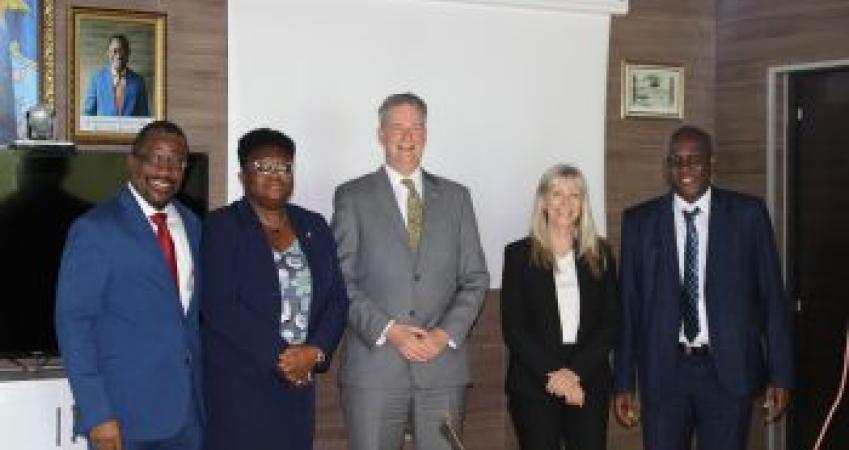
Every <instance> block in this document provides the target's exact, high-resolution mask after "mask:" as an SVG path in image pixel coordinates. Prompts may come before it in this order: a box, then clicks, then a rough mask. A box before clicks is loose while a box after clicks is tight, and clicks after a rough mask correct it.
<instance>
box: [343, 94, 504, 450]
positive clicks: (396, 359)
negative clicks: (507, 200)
mask: <svg viewBox="0 0 849 450" xmlns="http://www.w3.org/2000/svg"><path fill="white" fill-rule="evenodd" d="M378 114H379V119H380V125H379V128H378V130H377V137H378V140H379V141H380V143H381V145H382V146H383V149H384V152H385V164H384V165H383V167H381V168H379V169H378V170H377V171H376V172H373V173H370V174H367V175H364V176H362V177H360V178H357V179H355V180H352V181H349V182H347V183H345V184H343V185H341V186H339V188H338V189H337V190H336V194H335V197H334V214H333V229H334V233H335V235H336V240H337V241H338V243H339V259H340V262H341V265H342V272H343V274H344V276H345V281H346V284H347V287H348V295H349V296H350V298H351V306H350V310H349V313H348V327H349V331H348V333H347V336H346V341H347V342H346V344H347V345H346V351H345V352H344V353H343V354H342V367H341V371H340V377H339V378H340V379H339V383H340V386H341V392H342V394H341V395H342V405H343V409H344V412H345V419H346V421H347V428H348V440H349V448H350V449H352V450H374V449H381V450H383V449H386V450H390V449H391V450H398V449H399V448H400V446H401V439H402V435H403V432H404V429H405V428H406V427H407V426H408V423H409V428H410V429H411V430H412V431H413V435H414V436H415V444H416V449H417V450H431V449H450V448H451V446H450V443H449V441H448V440H447V439H446V437H445V434H444V432H443V430H442V424H443V423H444V422H445V420H446V419H449V420H451V422H452V424H453V426H454V427H456V429H458V430H459V429H460V428H461V425H462V413H463V405H464V400H465V394H466V388H467V386H468V384H469V381H470V380H469V364H468V360H467V357H466V345H465V344H466V337H467V335H468V334H469V330H470V328H471V327H472V324H473V323H474V321H475V319H476V318H477V315H478V313H479V311H480V307H481V304H482V302H483V296H484V291H485V290H486V289H487V287H488V286H489V274H488V272H487V270H486V262H485V261H484V255H483V250H482V249H481V245H480V239H479V237H478V230H477V224H476V222H475V214H474V211H473V209H472V201H471V197H470V196H469V191H468V190H467V189H466V188H465V187H463V186H461V185H459V184H457V183H454V182H452V181H449V180H446V179H444V178H440V177H437V176H435V175H432V174H430V173H428V172H425V171H423V170H422V169H421V158H422V153H423V151H424V147H425V143H426V141H427V127H426V119H427V106H426V105H425V103H424V101H422V99H421V98H419V97H418V96H416V95H414V94H411V93H404V94H395V95H391V96H389V97H388V98H386V100H384V101H383V104H382V105H381V106H380V109H379V110H378Z"/></svg>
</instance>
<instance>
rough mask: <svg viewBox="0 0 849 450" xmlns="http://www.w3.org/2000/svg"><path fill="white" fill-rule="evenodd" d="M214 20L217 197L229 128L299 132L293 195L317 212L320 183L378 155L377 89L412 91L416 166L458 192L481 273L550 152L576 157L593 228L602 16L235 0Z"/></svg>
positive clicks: (234, 168) (524, 220)
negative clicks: (218, 100)
mask: <svg viewBox="0 0 849 450" xmlns="http://www.w3.org/2000/svg"><path fill="white" fill-rule="evenodd" d="M228 17H229V30H228V34H229V56H228V59H229V74H228V75H229V76H228V79H229V93H228V98H229V123H230V125H229V135H230V136H229V141H230V149H231V154H230V158H229V164H230V170H231V174H232V176H230V177H229V186H228V192H229V195H230V198H231V199H235V198H237V197H239V196H240V195H241V186H240V185H239V181H238V179H237V177H236V176H235V174H236V173H237V172H238V163H237V161H236V158H235V148H236V144H235V143H236V140H237V139H238V137H239V136H240V135H241V134H242V133H244V132H245V131H247V130H249V129H251V128H254V127H258V126H270V127H274V128H278V129H280V130H282V131H284V132H286V133H287V134H289V135H290V136H292V138H293V139H294V140H295V141H296V143H297V145H298V153H297V155H296V166H297V175H296V188H295V195H294V198H293V201H294V202H295V203H298V204H301V205H304V206H306V207H308V208H311V209H314V210H317V211H319V212H321V213H323V214H324V215H325V216H326V217H327V218H328V220H329V219H330V216H331V214H332V197H333V189H334V187H335V186H336V185H338V184H339V183H341V182H343V181H345V180H347V179H350V178H353V177H356V176H359V175H361V174H363V173H366V172H370V171H373V170H375V169H376V168H377V167H378V166H379V165H380V164H381V163H382V161H383V154H382V149H381V148H380V147H379V144H378V142H377V139H376V126H377V113H376V110H377V107H378V105H379V104H380V102H381V100H382V99H383V98H384V97H385V96H387V95H389V94H391V93H396V92H402V91H412V92H415V93H417V94H419V95H421V96H422V97H423V98H424V99H425V101H427V103H428V107H429V116H428V139H429V140H428V146H427V148H426V150H425V157H424V164H423V166H424V168H425V169H426V170H429V171H431V172H434V173H436V174H439V175H443V176H446V177H449V178H452V179H454V180H457V181H459V182H461V183H463V184H465V185H467V186H468V187H469V188H470V189H471V192H472V196H473V200H474V203H475V209H476V211H477V216H478V225H479V228H480V232H481V238H482V240H483V245H484V249H485V251H486V254H487V261H488V263H489V268H490V272H491V276H492V280H493V282H492V284H493V286H498V285H500V278H501V259H502V250H503V247H504V245H505V244H506V243H507V242H509V241H512V240H515V239H518V238H520V237H522V236H523V235H525V234H526V233H527V229H528V220H529V212H530V205H531V199H532V196H533V191H534V189H535V187H536V183H537V180H538V178H539V176H540V174H541V173H542V171H543V170H544V169H545V168H546V167H548V166H549V165H551V164H553V163H555V162H560V161H565V162H572V163H575V164H577V165H578V166H580V167H581V169H582V170H583V171H584V173H585V175H586V176H587V178H588V180H589V183H590V189H591V195H592V207H593V209H594V215H595V218H596V220H597V221H598V222H599V225H600V228H601V229H602V230H604V145H603V144H604V111H605V86H606V80H607V49H608V36H609V25H610V21H609V17H608V16H607V15H606V14H584V13H570V12H552V11H539V10H523V9H518V8H510V7H494V6H487V5H475V4H463V3H451V2H448V3H445V2H427V1H422V0H238V1H232V2H230V4H229V11H228Z"/></svg>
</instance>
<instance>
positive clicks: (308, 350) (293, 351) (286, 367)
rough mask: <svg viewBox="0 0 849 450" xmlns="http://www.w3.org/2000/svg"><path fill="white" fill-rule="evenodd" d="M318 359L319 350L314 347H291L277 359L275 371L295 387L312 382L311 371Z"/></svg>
mask: <svg viewBox="0 0 849 450" xmlns="http://www.w3.org/2000/svg"><path fill="white" fill-rule="evenodd" d="M318 359H319V349H318V348H317V347H315V346H314V345H293V346H290V347H288V348H287V349H286V350H284V351H283V352H282V353H280V355H279V356H278V358H277V371H278V373H279V374H280V375H282V376H283V378H284V379H285V380H286V381H288V382H289V383H292V384H293V385H295V386H303V385H305V384H307V383H309V382H310V381H312V371H313V368H315V365H316V363H318Z"/></svg>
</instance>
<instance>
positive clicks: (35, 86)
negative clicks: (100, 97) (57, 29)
mask: <svg viewBox="0 0 849 450" xmlns="http://www.w3.org/2000/svg"><path fill="white" fill-rule="evenodd" d="M54 11H55V9H54V0H15V1H10V2H6V5H5V6H4V7H3V8H2V13H3V17H2V19H3V32H2V33H0V47H2V48H3V51H2V54H0V144H11V143H13V142H15V141H17V140H19V139H26V138H27V119H26V116H27V111H29V110H30V109H31V108H32V107H33V106H35V105H37V104H43V105H47V106H48V107H51V108H52V107H54V106H55V105H54V96H55V90H54V84H53V83H54V67H55V54H54V51H53V50H54V47H53V45H54Z"/></svg>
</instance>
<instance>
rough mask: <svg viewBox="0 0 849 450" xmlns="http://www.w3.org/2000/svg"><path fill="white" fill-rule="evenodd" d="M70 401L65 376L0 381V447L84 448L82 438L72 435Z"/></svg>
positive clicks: (27, 449) (39, 449)
mask: <svg viewBox="0 0 849 450" xmlns="http://www.w3.org/2000/svg"><path fill="white" fill-rule="evenodd" d="M73 404H74V400H73V397H72V396H71V390H70V388H69V386H68V380H67V379H65V378H45V379H27V380H13V381H0V441H2V447H3V448H4V449H8V450H50V449H61V450H85V449H86V448H87V446H86V442H85V439H84V438H82V437H75V436H74V435H73V422H74V419H73Z"/></svg>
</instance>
